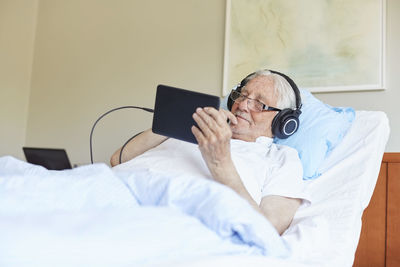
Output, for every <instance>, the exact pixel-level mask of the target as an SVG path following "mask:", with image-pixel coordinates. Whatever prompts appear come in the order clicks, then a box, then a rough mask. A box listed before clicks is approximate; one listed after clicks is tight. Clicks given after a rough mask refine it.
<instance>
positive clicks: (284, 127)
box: [271, 108, 300, 139]
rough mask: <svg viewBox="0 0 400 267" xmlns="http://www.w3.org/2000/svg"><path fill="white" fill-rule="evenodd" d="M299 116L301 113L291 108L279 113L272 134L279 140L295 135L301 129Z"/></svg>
mask: <svg viewBox="0 0 400 267" xmlns="http://www.w3.org/2000/svg"><path fill="white" fill-rule="evenodd" d="M299 115H300V113H299V112H297V111H296V110H293V109H290V108H286V109H283V110H281V111H279V113H278V114H276V116H275V117H274V119H273V120H272V124H271V130H272V134H273V135H274V136H275V137H277V138H279V139H286V138H288V137H289V136H291V135H292V134H294V133H295V132H296V131H297V129H298V128H299Z"/></svg>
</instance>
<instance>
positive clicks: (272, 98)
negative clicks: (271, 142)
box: [231, 76, 277, 142]
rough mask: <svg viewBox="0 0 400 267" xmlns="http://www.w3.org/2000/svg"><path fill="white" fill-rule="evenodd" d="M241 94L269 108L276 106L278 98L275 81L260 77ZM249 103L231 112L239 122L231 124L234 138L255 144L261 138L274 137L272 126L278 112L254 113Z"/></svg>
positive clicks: (240, 103) (236, 105)
mask: <svg viewBox="0 0 400 267" xmlns="http://www.w3.org/2000/svg"><path fill="white" fill-rule="evenodd" d="M241 93H242V94H243V95H245V96H247V97H249V98H252V99H257V100H258V101H260V102H262V103H263V104H265V105H267V106H273V107H275V106H276V102H277V97H276V95H275V94H274V81H273V80H272V78H271V77H268V76H258V77H256V78H254V79H252V80H251V81H249V82H248V83H247V84H246V86H245V87H243V88H242V91H241ZM247 101H248V100H247V99H245V100H243V101H242V102H239V103H238V102H234V103H233V105H232V110H231V112H232V113H233V114H234V115H235V116H236V118H237V121H238V123H237V124H236V125H233V124H231V130H232V138H233V139H240V140H244V141H248V142H254V141H255V140H256V139H257V137H260V136H267V137H273V135H272V131H271V124H272V120H273V119H274V117H275V115H276V113H277V112H276V111H261V112H256V111H252V110H250V109H249V108H248V106H247Z"/></svg>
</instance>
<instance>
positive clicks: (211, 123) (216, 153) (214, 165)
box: [192, 108, 301, 234]
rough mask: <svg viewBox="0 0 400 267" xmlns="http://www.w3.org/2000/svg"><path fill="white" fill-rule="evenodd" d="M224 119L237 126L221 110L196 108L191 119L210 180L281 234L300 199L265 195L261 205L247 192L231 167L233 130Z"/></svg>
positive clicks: (291, 217)
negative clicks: (229, 191) (231, 191)
mask: <svg viewBox="0 0 400 267" xmlns="http://www.w3.org/2000/svg"><path fill="white" fill-rule="evenodd" d="M227 118H229V119H230V120H231V123H234V124H236V123H237V120H236V117H235V116H233V114H232V113H230V112H228V111H224V110H220V111H217V110H215V109H213V108H204V109H197V110H196V113H194V114H193V119H194V120H195V121H196V122H197V124H198V126H199V128H200V129H199V128H197V127H195V126H193V127H192V132H193V134H194V136H195V137H196V139H197V142H198V143H199V149H200V151H201V154H202V156H203V159H204V161H205V162H206V164H207V167H208V169H209V170H210V172H211V175H212V176H213V178H214V179H215V180H216V181H217V182H220V183H222V184H224V185H226V186H229V187H230V188H232V189H233V190H234V191H236V192H237V193H238V194H239V195H240V196H242V197H243V198H244V199H246V200H247V201H248V202H249V203H250V204H251V206H252V207H253V208H254V209H256V210H257V211H258V212H260V213H261V214H262V215H264V216H265V217H266V218H267V219H268V220H269V221H270V222H271V224H272V225H273V226H274V227H275V228H276V229H277V231H278V232H279V234H282V233H283V232H284V231H285V230H286V229H287V228H288V226H289V225H290V223H291V221H292V219H293V216H294V214H295V213H296V210H297V209H298V207H299V206H300V204H301V200H300V199H294V198H286V197H281V196H266V197H264V198H262V200H261V203H260V206H258V205H257V203H256V202H255V201H254V200H253V198H252V197H251V195H250V194H249V192H248V191H247V190H246V188H245V186H244V184H243V182H242V180H241V179H240V176H239V174H238V172H237V170H236V168H235V165H234V164H233V161H232V158H231V152H230V139H231V137H232V131H231V129H230V127H229V125H228V124H227V123H226V120H227Z"/></svg>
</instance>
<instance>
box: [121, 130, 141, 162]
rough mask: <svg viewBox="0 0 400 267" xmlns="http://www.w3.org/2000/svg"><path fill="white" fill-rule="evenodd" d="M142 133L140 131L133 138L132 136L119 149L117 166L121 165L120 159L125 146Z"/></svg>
mask: <svg viewBox="0 0 400 267" xmlns="http://www.w3.org/2000/svg"><path fill="white" fill-rule="evenodd" d="M141 133H143V131H141V132H140V133H137V134H135V135H134V136H132V137H131V138H129V139H128V141H126V142H125V144H124V145H123V146H122V147H121V151H120V152H119V164H121V163H122V162H121V158H122V151H123V150H124V148H125V146H126V145H127V144H128V143H129V142H130V141H131V140H132V139H133V138H135V137H136V136H138V135H139V134H141Z"/></svg>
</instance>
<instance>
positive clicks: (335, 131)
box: [221, 89, 355, 180]
mask: <svg viewBox="0 0 400 267" xmlns="http://www.w3.org/2000/svg"><path fill="white" fill-rule="evenodd" d="M300 92H301V99H302V103H303V106H302V108H301V111H302V113H301V115H300V117H299V120H300V127H299V130H298V131H297V132H296V133H295V134H293V135H292V136H291V137H289V138H287V139H278V138H275V139H274V142H275V143H277V144H282V145H287V146H290V147H292V148H294V149H296V150H297V152H298V153H299V157H300V160H301V163H302V165H303V179H304V180H309V179H314V178H317V177H319V176H320V175H321V173H320V172H319V171H318V169H319V167H320V166H321V164H322V162H323V161H324V159H325V158H326V157H327V156H328V155H329V153H330V152H331V151H332V150H333V149H334V148H335V147H336V146H337V145H338V144H339V143H340V142H341V141H342V139H343V137H344V136H345V134H346V133H347V131H348V130H349V128H350V126H351V124H352V122H353V121H354V118H355V111H354V109H353V108H349V107H347V108H343V107H331V106H329V105H327V104H324V103H323V102H321V101H320V100H318V99H317V98H315V97H314V96H313V95H312V94H311V93H310V92H308V91H307V90H304V89H301V90H300ZM227 99H228V98H227V97H225V98H224V99H223V100H222V101H221V108H226V102H227Z"/></svg>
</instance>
